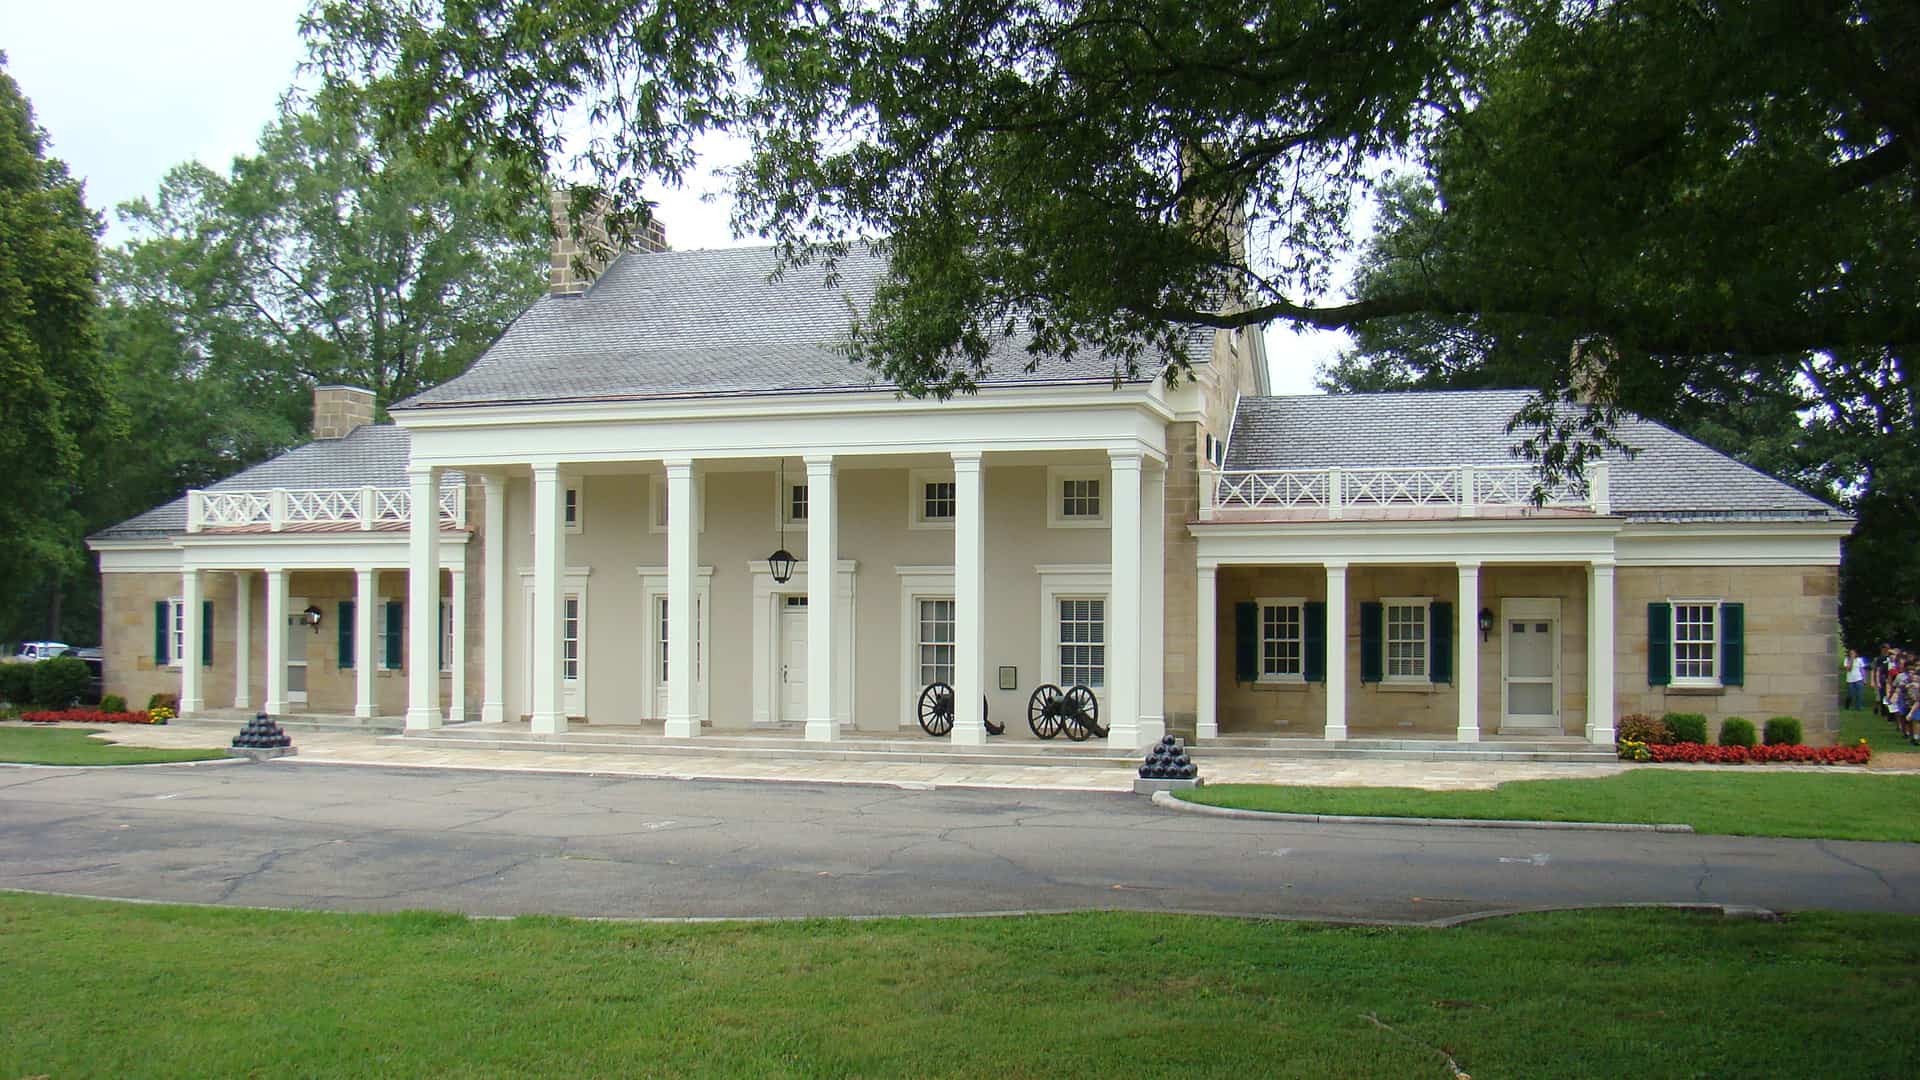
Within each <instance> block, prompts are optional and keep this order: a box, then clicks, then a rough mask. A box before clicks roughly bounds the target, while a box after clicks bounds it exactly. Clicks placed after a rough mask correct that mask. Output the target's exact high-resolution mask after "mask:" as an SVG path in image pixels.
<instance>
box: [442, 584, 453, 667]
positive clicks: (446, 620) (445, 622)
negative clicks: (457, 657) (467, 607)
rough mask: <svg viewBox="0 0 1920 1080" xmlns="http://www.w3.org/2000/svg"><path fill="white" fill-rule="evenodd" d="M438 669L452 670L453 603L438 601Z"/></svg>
mask: <svg viewBox="0 0 1920 1080" xmlns="http://www.w3.org/2000/svg"><path fill="white" fill-rule="evenodd" d="M440 670H441V671H452V670H453V605H452V604H450V603H448V602H447V601H445V600H442V601H440Z"/></svg>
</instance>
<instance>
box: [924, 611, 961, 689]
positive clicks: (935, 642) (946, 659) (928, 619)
mask: <svg viewBox="0 0 1920 1080" xmlns="http://www.w3.org/2000/svg"><path fill="white" fill-rule="evenodd" d="M953 648H954V645H953V601H952V600H951V599H940V600H922V601H920V685H921V686H931V685H933V684H934V683H946V684H947V685H949V686H951V685H953Z"/></svg>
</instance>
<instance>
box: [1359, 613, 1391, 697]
mask: <svg viewBox="0 0 1920 1080" xmlns="http://www.w3.org/2000/svg"><path fill="white" fill-rule="evenodd" d="M1385 631H1386V608H1385V607H1384V606H1383V605H1381V604H1380V603H1378V602H1377V601H1368V602H1366V603H1363V604H1361V605H1360V681H1361V682H1363V683H1377V682H1379V681H1380V680H1381V678H1382V676H1383V675H1384V674H1385V669H1386V664H1385V661H1384V656H1385V650H1384V647H1383V646H1384V643H1385V638H1386V633H1385Z"/></svg>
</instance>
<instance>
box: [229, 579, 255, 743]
mask: <svg viewBox="0 0 1920 1080" xmlns="http://www.w3.org/2000/svg"><path fill="white" fill-rule="evenodd" d="M251 622H253V575H252V574H249V573H246V572H244V571H243V572H241V573H237V574H235V575H233V707H234V708H236V709H247V708H251V707H252V705H253V690H252V688H251V687H249V686H248V685H247V684H248V683H250V682H252V681H253V670H252V668H253V627H252V626H250V625H248V624H249V623H251Z"/></svg>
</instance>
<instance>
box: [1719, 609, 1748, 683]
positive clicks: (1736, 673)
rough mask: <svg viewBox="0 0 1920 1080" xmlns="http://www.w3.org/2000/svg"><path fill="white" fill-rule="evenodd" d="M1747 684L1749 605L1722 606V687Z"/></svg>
mask: <svg viewBox="0 0 1920 1080" xmlns="http://www.w3.org/2000/svg"><path fill="white" fill-rule="evenodd" d="M1746 684H1747V605H1745V604H1721V605H1720V685H1722V686H1745V685H1746Z"/></svg>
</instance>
